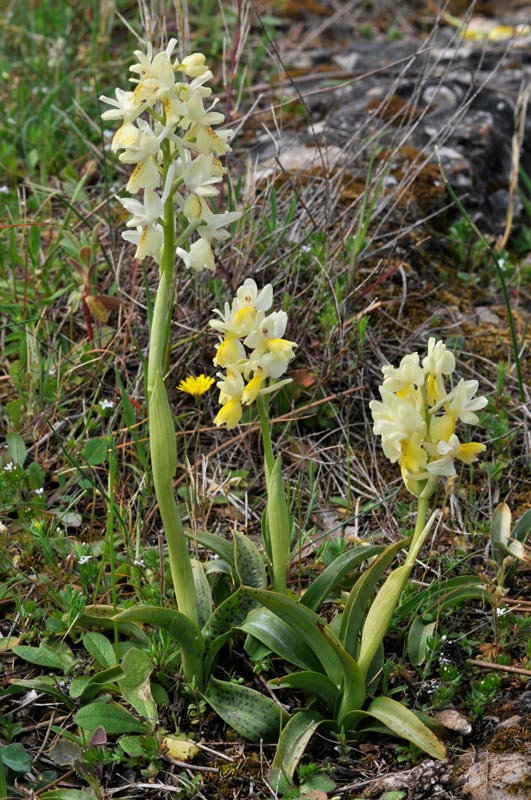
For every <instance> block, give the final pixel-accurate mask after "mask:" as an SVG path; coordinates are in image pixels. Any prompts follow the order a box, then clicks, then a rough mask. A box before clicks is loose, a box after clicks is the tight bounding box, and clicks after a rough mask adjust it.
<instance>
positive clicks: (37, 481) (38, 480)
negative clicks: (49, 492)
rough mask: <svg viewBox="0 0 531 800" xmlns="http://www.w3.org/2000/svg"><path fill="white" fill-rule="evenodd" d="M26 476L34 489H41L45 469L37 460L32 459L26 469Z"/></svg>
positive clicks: (30, 486)
mask: <svg viewBox="0 0 531 800" xmlns="http://www.w3.org/2000/svg"><path fill="white" fill-rule="evenodd" d="M26 477H27V479H28V484H29V488H30V489H33V490H34V491H35V490H36V489H40V488H41V487H42V486H43V485H44V478H45V475H44V470H43V468H42V467H41V465H40V464H37V462H36V461H32V463H31V464H30V465H29V466H28V468H27V469H26Z"/></svg>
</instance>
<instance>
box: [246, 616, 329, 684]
mask: <svg viewBox="0 0 531 800" xmlns="http://www.w3.org/2000/svg"><path fill="white" fill-rule="evenodd" d="M239 627H240V629H241V630H243V631H245V633H248V634H250V635H251V636H254V637H255V638H256V639H258V641H260V642H262V643H263V644H265V645H266V646H267V647H268V648H269V649H270V650H271V651H272V652H273V653H275V654H276V655H278V656H280V658H282V659H284V661H287V662H288V663H289V664H295V666H297V667H300V669H303V670H313V671H320V670H321V663H320V661H319V658H318V657H317V656H316V655H315V653H314V652H313V650H311V649H310V647H308V645H307V644H306V642H305V641H304V638H303V637H302V636H301V635H300V633H299V632H298V631H295V630H294V629H293V627H292V626H291V625H289V624H288V623H287V622H284V621H283V620H282V619H281V618H280V617H279V616H277V615H276V614H275V613H274V612H273V611H270V610H269V609H268V608H255V609H253V610H252V611H251V612H250V613H249V614H248V615H247V618H246V619H245V621H244V622H243V623H242V624H241V625H240V626H239Z"/></svg>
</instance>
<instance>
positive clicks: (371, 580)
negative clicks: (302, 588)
mask: <svg viewBox="0 0 531 800" xmlns="http://www.w3.org/2000/svg"><path fill="white" fill-rule="evenodd" d="M408 543H409V539H403V540H402V541H399V542H395V543H394V544H391V545H389V546H388V547H386V548H385V550H383V551H382V552H381V553H380V555H378V556H377V557H376V559H375V560H374V561H373V563H372V564H371V565H370V567H369V568H368V569H367V570H365V572H363V574H362V575H361V576H360V578H359V579H358V580H357V581H356V583H355V584H354V586H353V587H352V590H351V592H350V594H349V596H348V598H347V602H346V603H345V610H344V612H343V617H342V619H341V628H340V630H339V641H340V642H341V644H342V645H343V647H344V648H345V650H347V651H348V652H349V653H350V655H351V656H352V657H353V658H358V654H359V647H360V641H359V635H360V631H361V628H362V626H363V622H364V620H365V615H366V613H367V606H368V604H369V600H370V598H371V595H372V592H373V591H374V588H375V586H376V584H377V583H378V581H379V580H380V579H381V578H382V576H383V575H384V573H385V571H386V570H387V568H388V567H389V565H390V564H391V563H392V561H393V560H394V558H395V556H396V554H397V553H398V552H400V550H402V548H404V547H406V546H407V544H408Z"/></svg>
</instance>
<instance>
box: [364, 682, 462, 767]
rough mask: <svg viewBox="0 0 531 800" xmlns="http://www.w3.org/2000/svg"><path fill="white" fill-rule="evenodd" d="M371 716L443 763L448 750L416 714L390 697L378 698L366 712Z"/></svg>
mask: <svg viewBox="0 0 531 800" xmlns="http://www.w3.org/2000/svg"><path fill="white" fill-rule="evenodd" d="M366 713H367V714H368V715H369V716H371V717H374V718H375V719H377V720H379V721H380V722H383V724H384V725H386V727H388V728H389V730H390V731H392V732H393V733H394V734H395V735H396V736H400V738H402V739H406V740H407V741H408V742H412V744H414V745H416V746H417V747H418V748H420V749H421V750H422V751H423V752H424V753H428V755H430V756H432V758H438V759H439V760H441V761H443V760H444V759H445V758H446V748H445V747H444V745H443V743H442V742H441V741H440V740H439V739H438V738H437V737H436V736H435V734H434V733H432V731H430V729H429V728H428V727H427V725H425V724H424V723H423V722H421V721H420V719H419V718H418V717H417V716H415V714H414V713H413V712H412V711H410V710H409V708H406V707H405V706H403V705H402V704H401V703H398V702H397V701H396V700H393V699H392V698H390V697H377V698H376V699H375V700H373V701H372V703H371V704H370V706H369V707H368V709H367V712H366Z"/></svg>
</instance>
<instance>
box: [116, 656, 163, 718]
mask: <svg viewBox="0 0 531 800" xmlns="http://www.w3.org/2000/svg"><path fill="white" fill-rule="evenodd" d="M121 667H122V670H123V672H124V677H123V678H121V679H120V680H119V681H118V685H119V687H120V690H121V692H122V695H123V698H124V700H127V702H128V703H130V704H131V705H132V706H133V708H134V709H135V710H136V711H137V712H138V713H139V714H140V715H141V716H142V717H146V719H149V720H151V721H152V722H154V721H155V720H156V718H157V706H156V704H155V701H154V700H153V695H152V694H151V686H150V679H151V673H152V671H153V664H152V663H151V659H150V658H149V656H148V654H147V653H146V651H145V650H139V649H138V648H136V647H132V648H131V649H130V650H128V651H127V653H126V654H125V656H124V657H123V658H122V663H121Z"/></svg>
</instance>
